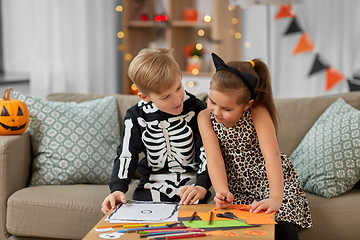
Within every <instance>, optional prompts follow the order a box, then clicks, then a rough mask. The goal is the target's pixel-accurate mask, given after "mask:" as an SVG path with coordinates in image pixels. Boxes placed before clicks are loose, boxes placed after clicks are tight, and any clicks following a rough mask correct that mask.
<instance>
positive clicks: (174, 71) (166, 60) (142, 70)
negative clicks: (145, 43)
mask: <svg viewBox="0 0 360 240" xmlns="http://www.w3.org/2000/svg"><path fill="white" fill-rule="evenodd" d="M172 51H173V50H172V49H165V48H156V49H149V48H145V49H143V50H141V51H140V52H139V53H138V55H137V56H136V57H135V58H134V59H133V60H132V61H131V63H130V66H129V69H128V75H129V77H130V79H131V80H132V81H133V83H135V85H136V87H137V88H138V90H139V91H140V92H142V93H144V94H146V95H148V94H149V93H155V94H161V93H162V92H164V91H166V90H167V89H169V88H170V87H171V86H172V85H173V84H174V82H175V81H176V80H178V78H182V75H181V71H180V67H179V65H178V64H177V62H176V61H175V59H174V57H173V56H172Z"/></svg>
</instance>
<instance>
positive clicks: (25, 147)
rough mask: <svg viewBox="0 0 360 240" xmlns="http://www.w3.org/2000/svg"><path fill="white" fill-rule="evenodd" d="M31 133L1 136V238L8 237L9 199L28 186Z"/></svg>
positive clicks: (1, 239)
mask: <svg viewBox="0 0 360 240" xmlns="http://www.w3.org/2000/svg"><path fill="white" fill-rule="evenodd" d="M30 164H31V146H30V135H29V133H28V132H25V133H23V134H21V135H7V136H0V240H3V239H6V238H7V237H8V236H9V234H8V232H7V231H6V212H7V206H6V204H7V200H8V198H9V197H10V195H11V194H13V193H14V192H16V191H17V190H19V189H22V188H24V187H26V186H27V184H28V180H29V175H30Z"/></svg>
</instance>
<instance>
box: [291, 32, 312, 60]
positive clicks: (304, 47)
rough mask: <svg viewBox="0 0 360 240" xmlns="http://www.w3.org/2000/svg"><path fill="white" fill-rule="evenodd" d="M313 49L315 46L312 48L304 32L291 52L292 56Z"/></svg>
mask: <svg viewBox="0 0 360 240" xmlns="http://www.w3.org/2000/svg"><path fill="white" fill-rule="evenodd" d="M314 49H315V46H314V44H313V42H312V41H311V39H310V37H309V35H308V34H307V33H306V32H304V33H303V34H302V35H301V37H300V39H299V41H298V42H297V44H296V46H295V48H294V50H293V51H292V55H296V54H299V53H304V52H309V51H313V50H314Z"/></svg>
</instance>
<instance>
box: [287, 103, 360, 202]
mask: <svg viewBox="0 0 360 240" xmlns="http://www.w3.org/2000/svg"><path fill="white" fill-rule="evenodd" d="M290 159H291V161H292V163H293V164H294V167H295V169H296V171H297V173H298V175H299V179H300V183H301V186H302V187H303V189H304V190H305V191H307V192H312V193H315V194H317V195H319V196H322V197H325V198H332V197H336V196H339V195H341V194H343V193H345V192H346V191H348V190H350V189H351V188H352V187H353V186H354V185H355V184H356V183H357V182H358V181H359V179H360V112H359V111H358V110H357V109H355V108H353V107H352V106H350V105H349V104H347V103H346V102H345V101H344V100H343V99H342V98H339V99H338V100H336V101H335V102H334V103H333V104H332V105H331V106H330V107H329V108H328V109H326V111H325V112H324V113H323V114H322V115H321V116H320V117H319V119H318V120H317V121H316V123H315V124H314V125H313V126H312V127H311V129H310V130H309V132H308V133H307V134H306V135H305V137H304V139H303V140H302V141H301V143H300V144H299V146H298V147H297V148H296V150H295V151H294V152H293V153H292V154H291V157H290Z"/></svg>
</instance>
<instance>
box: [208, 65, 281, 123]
mask: <svg viewBox="0 0 360 240" xmlns="http://www.w3.org/2000/svg"><path fill="white" fill-rule="evenodd" d="M252 61H253V63H254V67H253V65H252V63H251V62H248V61H246V62H245V61H232V62H228V63H226V65H228V66H230V67H233V68H236V69H238V70H239V71H241V72H245V73H250V74H252V75H254V76H256V77H257V78H258V84H257V86H256V87H255V90H254V92H255V94H256V96H255V99H254V104H253V106H254V107H256V106H263V107H265V108H266V109H267V110H268V111H269V113H270V116H271V119H272V121H273V123H274V126H275V130H277V127H278V118H279V115H278V113H277V111H276V108H275V104H274V99H273V95H272V88H271V78H270V72H269V69H268V67H267V66H266V64H265V63H264V62H263V61H261V60H260V59H257V58H256V59H253V60H252ZM210 88H211V89H214V90H217V91H220V92H224V93H226V92H229V91H231V92H232V91H238V98H237V103H238V104H239V105H240V104H246V103H248V102H249V101H250V98H251V97H250V90H249V88H248V87H247V85H246V84H245V83H244V82H243V81H242V80H241V79H240V78H239V77H237V76H236V75H235V74H233V73H231V72H228V71H224V70H220V71H217V72H216V73H215V74H214V75H213V77H212V79H211V82H210ZM239 90H241V91H239Z"/></svg>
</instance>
